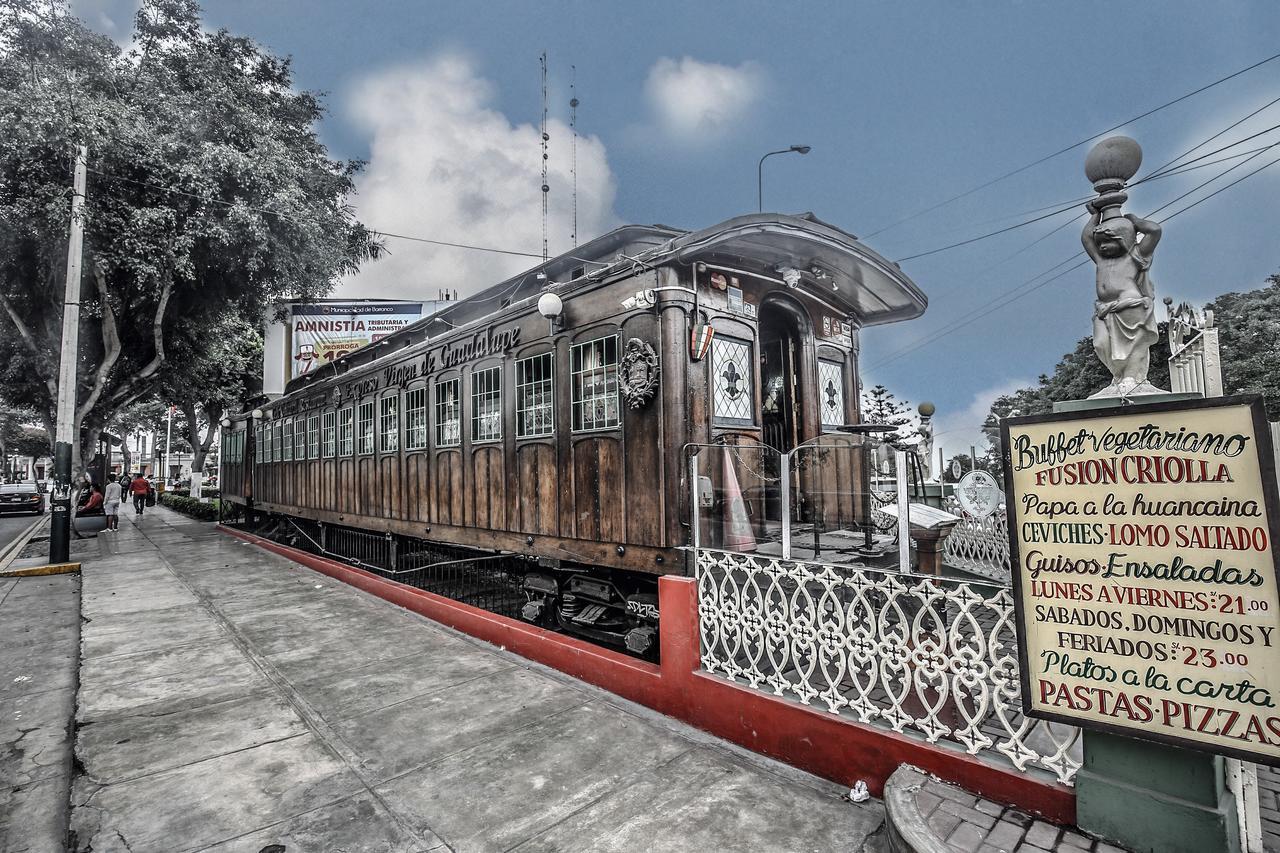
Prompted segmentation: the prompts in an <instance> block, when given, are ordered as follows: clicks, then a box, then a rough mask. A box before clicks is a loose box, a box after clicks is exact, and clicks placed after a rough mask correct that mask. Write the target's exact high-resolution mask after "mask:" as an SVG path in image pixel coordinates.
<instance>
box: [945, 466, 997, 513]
mask: <svg viewBox="0 0 1280 853" xmlns="http://www.w3.org/2000/svg"><path fill="white" fill-rule="evenodd" d="M956 500H958V501H959V502H960V507H961V508H962V509H963V510H964V511H965V514H967V515H969V516H971V517H973V518H977V519H983V518H986V517H987V516H989V515H991V513H993V512H995V511H996V510H997V509H999V508H1000V504H1002V503H1003V502H1004V493H1003V492H1002V491H1000V486H999V484H998V483H996V478H995V477H992V476H991V475H990V474H988V473H987V472H986V471H970V472H969V473H968V474H965V475H964V476H963V477H961V478H960V482H959V483H957V484H956Z"/></svg>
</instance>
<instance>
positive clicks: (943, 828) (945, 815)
mask: <svg viewBox="0 0 1280 853" xmlns="http://www.w3.org/2000/svg"><path fill="white" fill-rule="evenodd" d="M925 823H927V824H929V828H930V829H931V830H933V833H934V835H936V836H938V837H939V838H946V837H947V836H948V835H950V834H951V832H952V830H954V829H955V828H956V827H957V826H959V825H960V818H958V817H956V816H955V815H953V814H951V812H948V811H943V810H942V809H941V808H939V809H938V810H937V811H935V812H934V813H933V814H931V815H929V817H928V818H926V819H925Z"/></svg>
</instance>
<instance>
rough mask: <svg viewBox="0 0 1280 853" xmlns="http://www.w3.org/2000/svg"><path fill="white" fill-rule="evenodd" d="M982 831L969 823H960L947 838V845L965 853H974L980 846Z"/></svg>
mask: <svg viewBox="0 0 1280 853" xmlns="http://www.w3.org/2000/svg"><path fill="white" fill-rule="evenodd" d="M983 834H984V833H983V831H982V830H981V829H979V828H978V827H976V826H974V825H973V824H971V823H961V824H960V825H959V826H957V827H956V828H955V829H954V830H952V831H951V835H950V836H948V837H947V844H948V845H950V846H951V847H953V848H955V849H957V850H963V851H965V853H970V851H976V850H977V849H978V846H979V845H980V844H982V836H983Z"/></svg>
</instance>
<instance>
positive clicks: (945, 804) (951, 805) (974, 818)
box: [938, 800, 996, 829]
mask: <svg viewBox="0 0 1280 853" xmlns="http://www.w3.org/2000/svg"><path fill="white" fill-rule="evenodd" d="M938 808H940V809H943V810H944V811H948V812H950V813H951V814H953V815H955V816H956V817H958V818H960V820H962V821H964V822H965V823H969V824H973V825H974V826H979V827H981V828H983V829H990V828H991V827H992V826H993V825H994V824H995V822H996V819H995V818H994V817H992V816H991V815H989V814H983V813H982V812H980V811H978V810H977V809H975V808H971V807H969V806H963V805H961V804H960V803H957V802H955V801H954V800H943V801H942V804H941V805H939V806H938Z"/></svg>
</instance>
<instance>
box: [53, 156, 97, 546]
mask: <svg viewBox="0 0 1280 853" xmlns="http://www.w3.org/2000/svg"><path fill="white" fill-rule="evenodd" d="M88 160H89V149H88V148H87V147H86V146H84V145H79V146H76V173H75V192H74V194H73V195H72V196H71V240H70V241H69V242H68V244H67V285H66V295H65V296H64V297H63V300H62V360H61V363H60V364H59V368H58V426H57V434H56V436H55V439H54V445H53V499H52V500H51V501H50V502H49V504H50V508H51V510H52V513H53V515H52V520H51V522H50V525H49V562H50V563H65V562H67V560H69V559H70V558H71V442H73V441H76V440H78V438H79V437H78V436H77V435H75V425H74V423H73V422H74V420H75V414H76V383H77V375H76V366H77V361H78V359H77V357H76V356H77V355H78V353H79V350H80V259H81V255H82V253H83V250H84V218H83V210H84V191H85V169H86V164H87V163H88Z"/></svg>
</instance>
